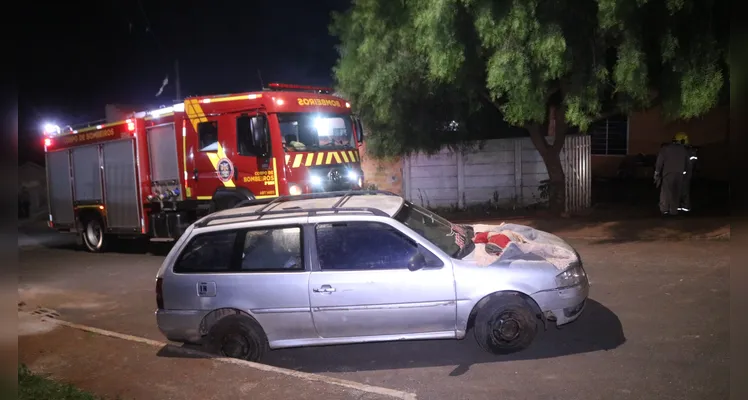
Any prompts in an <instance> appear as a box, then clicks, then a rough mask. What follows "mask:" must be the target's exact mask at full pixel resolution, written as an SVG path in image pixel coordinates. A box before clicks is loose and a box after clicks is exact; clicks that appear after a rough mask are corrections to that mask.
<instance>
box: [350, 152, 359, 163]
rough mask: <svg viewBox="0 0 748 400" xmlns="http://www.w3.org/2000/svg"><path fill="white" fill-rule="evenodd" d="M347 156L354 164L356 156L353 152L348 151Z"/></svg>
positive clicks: (356, 159)
mask: <svg viewBox="0 0 748 400" xmlns="http://www.w3.org/2000/svg"><path fill="white" fill-rule="evenodd" d="M348 155H349V156H351V161H352V162H356V161H358V154H356V152H355V151H353V150H348Z"/></svg>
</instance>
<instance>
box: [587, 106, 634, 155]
mask: <svg viewBox="0 0 748 400" xmlns="http://www.w3.org/2000/svg"><path fill="white" fill-rule="evenodd" d="M587 133H588V134H589V135H590V142H591V147H592V148H591V153H592V154H595V155H606V156H623V155H626V154H628V147H629V146H628V145H629V118H628V116H626V115H616V116H613V117H610V118H606V119H601V120H599V121H596V122H594V123H593V124H592V125H590V127H589V129H588V130H587Z"/></svg>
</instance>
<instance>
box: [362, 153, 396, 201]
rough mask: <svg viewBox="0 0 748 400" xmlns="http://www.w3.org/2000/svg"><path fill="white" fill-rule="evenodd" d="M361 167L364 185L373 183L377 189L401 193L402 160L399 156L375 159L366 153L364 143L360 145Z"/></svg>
mask: <svg viewBox="0 0 748 400" xmlns="http://www.w3.org/2000/svg"><path fill="white" fill-rule="evenodd" d="M360 154H361V169H363V171H364V185H365V186H369V185H374V186H376V188H377V189H378V190H387V191H390V192H393V193H397V194H399V195H402V194H403V162H402V159H401V158H400V157H396V158H392V159H389V160H377V159H375V158H373V157H369V156H368V155H367V154H366V143H365V142H364V144H363V145H361V149H360Z"/></svg>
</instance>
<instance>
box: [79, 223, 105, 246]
mask: <svg viewBox="0 0 748 400" xmlns="http://www.w3.org/2000/svg"><path fill="white" fill-rule="evenodd" d="M82 236H83V244H85V245H86V248H87V249H88V251H90V252H92V253H100V252H103V251H104V250H105V249H106V245H107V244H108V242H109V240H107V237H106V235H105V234H104V224H102V223H101V220H100V219H99V218H91V219H88V220H86V221H84V222H83V233H82Z"/></svg>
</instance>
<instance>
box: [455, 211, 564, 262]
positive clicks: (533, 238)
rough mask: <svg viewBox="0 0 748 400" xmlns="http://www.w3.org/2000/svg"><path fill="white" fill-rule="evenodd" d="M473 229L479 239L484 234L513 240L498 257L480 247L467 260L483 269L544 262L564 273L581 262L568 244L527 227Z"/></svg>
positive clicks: (487, 226)
mask: <svg viewBox="0 0 748 400" xmlns="http://www.w3.org/2000/svg"><path fill="white" fill-rule="evenodd" d="M470 227H471V228H473V230H474V234H475V235H478V234H479V233H481V232H489V234H498V233H502V234H505V235H506V236H508V237H509V238H510V239H511V240H510V242H509V243H508V244H507V245H506V247H505V248H504V249H503V251H502V252H501V253H500V254H498V255H497V254H491V253H489V252H487V251H486V245H485V244H479V243H476V244H475V250H474V251H473V252H472V253H471V254H470V255H468V256H467V257H465V258H464V259H463V260H465V261H468V260H472V261H474V262H475V263H476V264H478V265H480V266H488V265H491V264H496V263H500V262H512V261H540V262H547V263H550V264H552V265H554V266H555V267H556V269H558V270H561V271H562V270H565V269H566V268H568V267H569V266H570V265H571V264H573V263H575V262H578V261H579V255H578V254H577V252H576V250H574V248H573V247H572V246H571V245H570V244H569V243H567V242H566V241H565V240H563V239H561V238H560V237H558V236H556V235H554V234H551V233H548V232H545V231H541V230H538V229H535V228H532V227H529V226H526V225H519V224H511V223H503V224H498V225H487V224H476V225H471V226H470Z"/></svg>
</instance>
